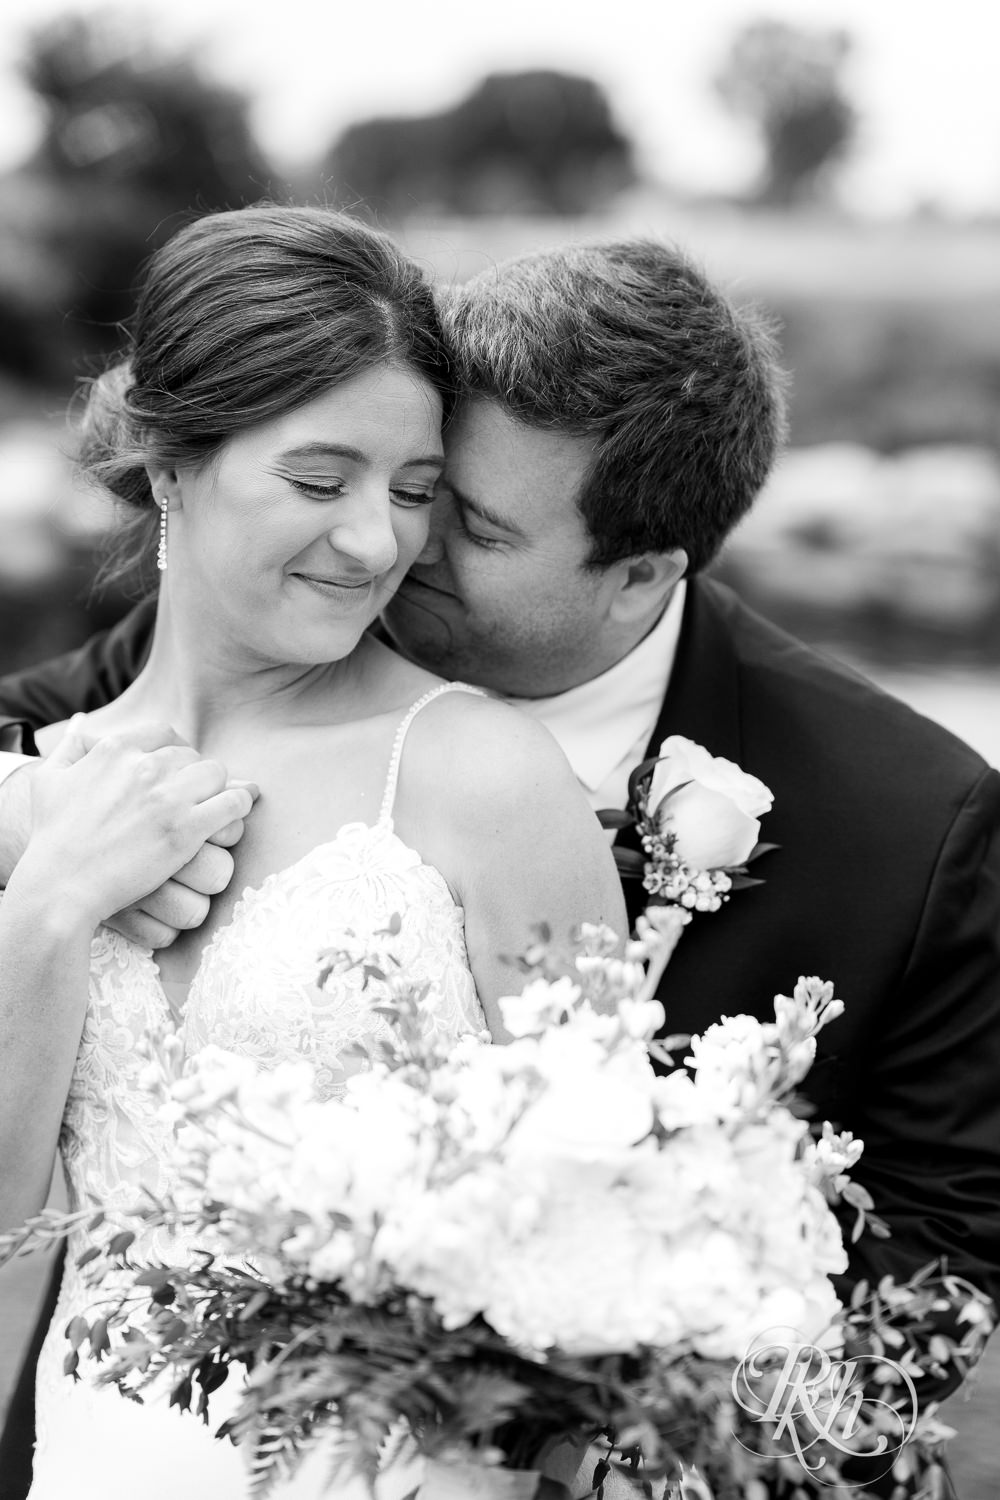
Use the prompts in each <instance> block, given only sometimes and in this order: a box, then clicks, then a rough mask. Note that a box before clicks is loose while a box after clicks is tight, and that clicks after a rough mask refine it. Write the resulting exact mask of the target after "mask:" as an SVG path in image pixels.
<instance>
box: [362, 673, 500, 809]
mask: <svg viewBox="0 0 1000 1500" xmlns="http://www.w3.org/2000/svg"><path fill="white" fill-rule="evenodd" d="M442 693H476V694H477V695H478V696H479V697H480V698H488V697H489V694H488V693H484V692H483V690H482V688H478V687H473V686H472V685H471V683H468V682H439V683H438V685H437V687H432V688H430V689H429V690H428V691H427V692H426V693H424V695H423V697H421V698H418V699H417V701H416V703H411V705H410V707H409V708H408V709H407V711H406V714H405V715H404V717H403V719H402V720H401V721H400V725H399V728H398V729H397V730H396V738H395V739H394V740H393V742H392V754H391V755H390V756H389V770H388V773H387V775H386V778H385V791H384V792H383V794H382V806H381V807H380V808H379V813H378V821H379V826H381V825H383V824H386V823H389V824H391V822H392V810H393V807H394V806H395V803H396V783H397V781H398V780H399V763H400V760H401V759H402V756H403V745H404V743H405V740H406V736H407V732H408V731H409V728H410V725H411V724H412V723H413V721H414V719H415V718H416V717H417V714H418V713H419V712H420V710H421V709H422V708H426V707H427V705H428V703H433V702H434V699H435V698H440V697H441V695H442Z"/></svg>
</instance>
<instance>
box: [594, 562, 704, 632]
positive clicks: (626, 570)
mask: <svg viewBox="0 0 1000 1500" xmlns="http://www.w3.org/2000/svg"><path fill="white" fill-rule="evenodd" d="M614 566H615V567H616V568H618V569H620V578H619V586H618V589H617V592H616V593H615V596H614V599H613V600H612V604H611V613H612V616H613V618H614V619H616V620H617V621H618V622H619V624H626V623H628V624H631V623H634V622H636V621H638V620H642V619H644V618H645V617H646V616H648V615H653V616H655V615H658V614H660V613H661V612H662V610H663V609H664V608H665V607H666V603H667V600H668V599H669V598H670V595H671V594H672V593H673V591H674V589H675V588H676V587H677V585H678V584H679V583H680V581H681V579H682V578H683V577H684V574H685V573H686V572H687V568H688V555H687V553H686V552H685V551H684V548H683V547H674V548H672V549H671V551H669V552H643V553H641V554H640V555H639V556H638V557H626V558H623V559H622V560H621V562H618V563H615V564H614Z"/></svg>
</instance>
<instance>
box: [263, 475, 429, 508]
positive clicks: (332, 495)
mask: <svg viewBox="0 0 1000 1500" xmlns="http://www.w3.org/2000/svg"><path fill="white" fill-rule="evenodd" d="M288 483H289V484H290V485H291V486H292V488H293V489H296V490H298V491H299V493H300V494H302V495H308V496H310V498H311V499H313V500H336V499H337V498H338V497H339V496H340V495H342V494H343V493H344V491H345V489H346V485H344V484H342V483H341V482H340V481H339V480H337V481H335V482H334V483H333V484H321V483H320V482H319V480H316V479H292V478H291V477H289V480H288ZM390 493H391V494H392V496H393V499H395V500H397V501H401V502H402V503H403V504H404V505H430V504H431V502H432V501H433V500H434V491H433V490H407V489H401V488H398V487H397V488H394V489H393V490H391V491H390Z"/></svg>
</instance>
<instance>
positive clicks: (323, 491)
mask: <svg viewBox="0 0 1000 1500" xmlns="http://www.w3.org/2000/svg"><path fill="white" fill-rule="evenodd" d="M288 483H289V484H290V485H291V486H292V488H293V489H296V490H298V491H299V492H300V493H301V494H303V495H310V496H311V497H312V498H313V499H314V500H335V499H336V498H337V496H338V495H342V494H343V493H344V486H343V485H342V484H341V482H340V481H339V480H336V481H335V482H334V483H333V484H320V482H319V480H317V479H292V478H289V480H288Z"/></svg>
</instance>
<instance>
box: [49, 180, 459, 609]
mask: <svg viewBox="0 0 1000 1500" xmlns="http://www.w3.org/2000/svg"><path fill="white" fill-rule="evenodd" d="M387 360H394V361H396V362H398V363H400V364H403V365H406V366H408V367H409V368H411V369H412V370H414V371H415V372H416V373H417V374H419V375H421V376H422V377H423V378H424V379H426V380H427V381H428V382H429V383H430V384H431V385H432V386H433V387H434V389H435V390H436V391H438V393H439V394H440V396H441V399H442V402H443V404H444V413H445V417H446V418H447V416H448V414H449V412H450V410H451V408H452V406H453V404H454V383H453V379H452V374H451V366H450V361H449V358H448V354H447V351H446V348H445V345H444V340H443V337H442V333H441V326H440V323H439V321H438V314H437V310H436V308H435V303H434V295H433V292H432V289H431V286H430V284H429V282H428V281H427V279H426V278H425V276H424V274H423V272H422V271H421V270H420V268H419V267H418V266H417V265H415V264H414V263H413V262H412V261H410V260H409V259H407V257H406V256H405V255H404V254H403V253H402V252H401V251H400V250H399V249H398V247H397V246H396V245H394V244H393V242H392V240H391V239H389V238H388V236H387V235H384V234H381V233H380V232H378V231H377V230H374V229H370V228H368V227H367V226H366V225H364V224H361V223H359V222H358V221H357V220H356V219H352V218H350V217H349V216H348V215H346V214H342V213H337V212H335V211H333V210H332V209H323V208H306V207H296V206H288V207H282V206H277V205H262V206H255V207H252V208H243V209H238V210H235V211H232V212H228V213H218V214H210V215H208V216H207V217H205V218H202V219H198V220H196V221H195V222H194V223H192V224H189V225H188V226H187V227H186V228H184V229H182V230H181V231H180V232H179V233H178V234H177V235H175V236H174V238H173V239H171V240H170V241H168V243H167V244H166V245H164V246H163V248H162V249H161V250H159V251H157V253H156V254H155V255H154V256H153V257H152V259H151V260H150V261H149V263H148V264H147V266H146V269H145V271H144V273H143V277H142V281H141V285H140V289H139V295H138V301H137V306H136V311H135V316H134V318H133V320H132V322H131V325H130V330H129V347H128V350H127V353H126V354H125V357H124V358H122V359H120V360H119V361H118V362H117V363H116V364H114V365H113V366H112V367H111V368H110V369H108V370H107V371H106V372H105V373H104V374H103V375H101V376H100V377H99V378H97V379H96V380H93V381H91V382H88V385H87V388H86V392H85V398H84V401H83V404H82V415H81V418H80V446H79V455H78V461H79V465H80V468H81V469H82V471H83V472H84V474H85V475H86V476H87V477H88V478H90V479H92V480H94V481H95V482H96V483H98V484H100V485H101V486H102V487H103V488H104V489H106V490H108V491H110V493H111V494H112V495H114V496H115V497H117V499H118V500H120V501H121V502H123V505H124V507H125V508H126V510H125V514H124V515H123V518H122V525H121V526H120V527H119V528H118V531H117V534H116V536H115V538H114V539H113V540H112V556H111V558H110V559H109V563H108V564H107V565H106V566H105V569H104V571H103V575H102V576H103V577H104V578H105V579H107V578H108V577H118V576H120V575H122V574H124V573H127V572H130V571H131V570H132V569H133V568H134V566H135V564H136V563H137V562H139V561H141V559H142V558H143V556H144V555H147V554H148V553H149V551H150V547H151V542H152V538H153V536H154V534H155V530H156V523H157V520H158V512H157V508H156V503H155V499H154V497H153V495H152V494H151V492H150V487H149V480H148V478H147V474H146V466H147V464H154V465H156V466H157V467H164V466H166V467H171V466H173V465H175V464H177V465H180V464H192V463H194V464H197V463H202V462H204V461H206V460H207V459H210V458H211V457H212V456H213V454H215V453H217V452H218V450H219V449H220V448H221V447H222V446H223V444H224V443H225V442H226V441H227V440H228V439H229V438H231V437H232V436H233V435H234V434H235V433H237V432H241V431H244V430H245V429H247V428H250V427H254V426H256V425H257V424H258V423H261V422H266V421H269V420H270V419H272V418H274V417H277V416H280V415H282V414H283V413H284V412H287V411H290V410H292V409H293V408H294V407H296V406H301V405H303V404H304V403H305V402H307V401H310V400H312V399H313V398H314V397H316V396H318V395H320V394H321V393H322V392H323V391H325V390H328V389H329V388H330V387H331V386H334V385H338V384H340V383H341V382H342V381H345V380H350V379H351V378H352V377H353V376H355V375H359V374H361V373H362V372H363V371H365V370H369V369H371V368H373V367H374V366H376V365H379V364H382V363H384V362H385V361H387Z"/></svg>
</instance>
